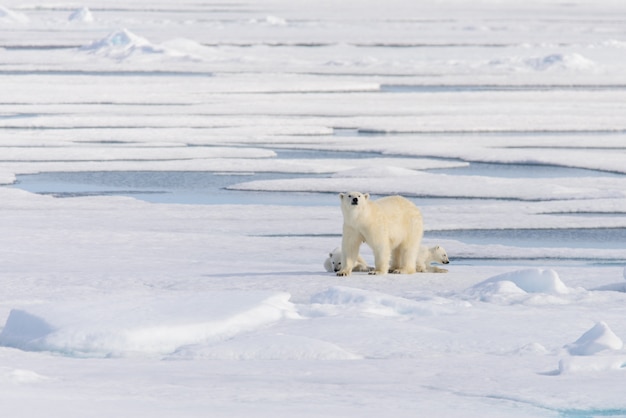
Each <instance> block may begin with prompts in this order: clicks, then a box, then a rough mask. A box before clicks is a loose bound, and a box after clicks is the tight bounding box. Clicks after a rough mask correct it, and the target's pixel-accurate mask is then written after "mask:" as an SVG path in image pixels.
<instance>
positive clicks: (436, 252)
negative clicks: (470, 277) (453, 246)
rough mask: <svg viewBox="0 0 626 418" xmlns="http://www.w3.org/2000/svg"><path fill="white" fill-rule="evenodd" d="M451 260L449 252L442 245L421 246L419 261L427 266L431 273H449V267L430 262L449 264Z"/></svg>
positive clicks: (418, 255)
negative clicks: (433, 264)
mask: <svg viewBox="0 0 626 418" xmlns="http://www.w3.org/2000/svg"><path fill="white" fill-rule="evenodd" d="M449 262H450V260H449V259H448V253H447V252H446V250H445V249H444V248H443V247H442V246H441V245H435V246H434V247H430V248H428V247H427V246H425V245H422V246H420V250H419V253H418V254H417V263H418V264H419V263H422V264H423V265H424V266H426V271H428V272H431V273H447V272H448V270H447V269H442V268H439V267H436V266H431V265H430V263H439V264H448V263H449Z"/></svg>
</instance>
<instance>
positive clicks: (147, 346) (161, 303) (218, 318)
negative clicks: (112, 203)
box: [0, 292, 298, 357]
mask: <svg viewBox="0 0 626 418" xmlns="http://www.w3.org/2000/svg"><path fill="white" fill-rule="evenodd" d="M289 298H290V295H289V294H286V293H268V292H213V293H206V294H183V295H172V296H168V297H155V298H147V297H145V298H132V299H120V298H106V300H102V301H100V302H99V303H98V302H96V303H89V304H85V303H76V304H71V303H70V304H63V306H59V305H58V304H51V305H47V304H44V305H39V306H31V307H28V308H27V309H24V310H22V309H13V310H11V312H10V314H9V317H8V319H7V322H6V325H5V327H4V329H3V330H2V332H1V333H0V345H2V346H7V347H14V348H18V349H22V350H26V351H53V352H59V353H62V354H66V355H71V356H97V357H99V356H124V355H129V354H151V355H155V354H156V355H164V354H170V353H173V352H175V351H176V350H177V349H179V348H180V347H183V346H186V345H190V344H200V343H207V342H216V341H221V340H224V339H227V338H232V337H233V336H235V335H237V334H239V333H243V332H249V331H252V330H254V329H257V328H259V327H263V326H266V325H268V324H271V323H274V322H277V321H279V320H281V319H283V318H297V317H298V315H297V314H296V313H295V310H294V307H293V305H292V304H291V303H290V302H289Z"/></svg>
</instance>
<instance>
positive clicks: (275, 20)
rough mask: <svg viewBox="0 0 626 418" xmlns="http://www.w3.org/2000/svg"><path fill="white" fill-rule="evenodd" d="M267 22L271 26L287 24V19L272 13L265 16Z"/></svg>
mask: <svg viewBox="0 0 626 418" xmlns="http://www.w3.org/2000/svg"><path fill="white" fill-rule="evenodd" d="M265 23H267V24H268V25H270V26H287V20H286V19H284V18H282V17H279V16H272V15H268V16H266V17H265Z"/></svg>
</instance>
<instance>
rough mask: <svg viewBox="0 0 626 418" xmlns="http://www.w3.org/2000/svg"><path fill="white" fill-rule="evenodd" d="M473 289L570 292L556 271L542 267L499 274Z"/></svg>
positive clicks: (487, 290)
mask: <svg viewBox="0 0 626 418" xmlns="http://www.w3.org/2000/svg"><path fill="white" fill-rule="evenodd" d="M472 289H474V290H477V291H479V292H480V291H485V292H487V293H490V292H493V291H499V292H502V291H504V292H508V293H548V294H556V295H563V294H567V293H569V289H568V287H567V286H565V284H564V283H563V282H562V281H561V279H560V278H559V275H558V273H557V272H556V271H554V270H552V269H540V268H532V269H524V270H517V271H513V272H510V273H504V274H499V275H497V276H494V277H491V278H489V279H487V280H485V281H483V282H481V283H478V284H477V285H474V286H473V287H472Z"/></svg>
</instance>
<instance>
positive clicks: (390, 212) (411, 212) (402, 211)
mask: <svg viewBox="0 0 626 418" xmlns="http://www.w3.org/2000/svg"><path fill="white" fill-rule="evenodd" d="M372 203H374V204H376V205H377V206H378V208H380V209H381V210H382V211H383V212H384V213H385V214H386V215H387V216H398V217H407V218H415V217H417V218H419V219H420V220H421V218H422V213H421V212H420V210H419V209H418V207H417V206H415V204H414V203H413V202H411V201H410V200H409V199H406V198H404V197H402V196H387V197H382V198H380V199H378V200H375V201H373V202H372Z"/></svg>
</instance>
